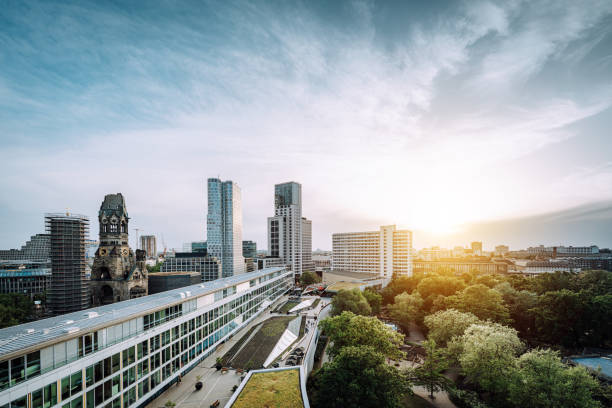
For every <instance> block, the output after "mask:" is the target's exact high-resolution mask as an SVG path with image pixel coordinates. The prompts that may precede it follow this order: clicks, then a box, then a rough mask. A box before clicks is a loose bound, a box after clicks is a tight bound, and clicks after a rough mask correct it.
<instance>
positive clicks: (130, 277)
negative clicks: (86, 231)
mask: <svg viewBox="0 0 612 408" xmlns="http://www.w3.org/2000/svg"><path fill="white" fill-rule="evenodd" d="M98 222H99V223H100V247H99V248H98V251H97V252H96V256H95V258H94V261H93V265H92V267H91V283H90V285H91V298H92V305H93V306H99V305H106V304H109V303H113V302H121V301H123V300H128V299H134V298H137V297H141V296H146V295H147V289H148V286H149V285H148V282H147V274H148V272H147V268H146V265H145V264H146V255H145V251H143V250H142V249H137V250H136V253H134V251H132V249H131V248H130V246H129V234H128V231H129V222H130V218H129V217H128V213H127V207H126V205H125V199H124V198H123V195H122V194H121V193H117V194H107V195H106V196H104V201H102V204H101V205H100V211H98Z"/></svg>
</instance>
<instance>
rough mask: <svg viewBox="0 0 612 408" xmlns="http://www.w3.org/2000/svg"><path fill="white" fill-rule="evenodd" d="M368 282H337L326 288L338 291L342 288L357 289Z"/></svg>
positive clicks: (326, 289)
mask: <svg viewBox="0 0 612 408" xmlns="http://www.w3.org/2000/svg"><path fill="white" fill-rule="evenodd" d="M365 284H366V282H335V283H332V284H331V285H329V286H328V287H327V288H325V291H326V292H338V291H340V290H343V289H345V290H351V289H357V288H360V287H362V286H363V285H365Z"/></svg>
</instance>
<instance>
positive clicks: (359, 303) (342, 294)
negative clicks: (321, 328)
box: [331, 289, 372, 316]
mask: <svg viewBox="0 0 612 408" xmlns="http://www.w3.org/2000/svg"><path fill="white" fill-rule="evenodd" d="M331 304H332V309H331V314H332V316H337V315H339V314H341V313H342V312H344V311H349V312H353V313H355V314H360V315H364V316H369V315H371V314H372V308H371V307H370V304H369V303H368V301H367V300H366V298H365V296H364V295H363V293H362V292H361V291H360V290H359V289H351V290H345V289H342V290H340V291H338V293H337V294H336V296H334V298H333V299H332V302H331Z"/></svg>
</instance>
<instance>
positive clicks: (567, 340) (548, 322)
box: [533, 289, 588, 347]
mask: <svg viewBox="0 0 612 408" xmlns="http://www.w3.org/2000/svg"><path fill="white" fill-rule="evenodd" d="M587 308H588V299H587V298H585V297H581V296H580V294H578V293H575V292H572V291H570V290H567V289H562V290H558V291H551V292H546V293H545V294H543V295H542V296H540V297H539V299H538V305H537V307H535V308H534V309H533V314H534V317H535V328H536V330H537V337H538V339H540V340H541V341H544V342H546V343H550V344H562V345H564V346H566V347H577V346H580V345H581V341H582V338H583V336H584V333H585V331H586V330H585V326H587V325H588V322H587V321H585V319H584V317H585V312H586V311H587Z"/></svg>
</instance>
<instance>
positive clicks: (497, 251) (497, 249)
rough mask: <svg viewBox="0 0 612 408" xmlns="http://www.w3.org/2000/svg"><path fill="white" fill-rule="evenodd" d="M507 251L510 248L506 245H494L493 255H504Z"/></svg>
mask: <svg viewBox="0 0 612 408" xmlns="http://www.w3.org/2000/svg"><path fill="white" fill-rule="evenodd" d="M508 252H510V248H509V247H508V245H497V246H496V247H495V252H494V255H495V256H506V255H507V254H508Z"/></svg>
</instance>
